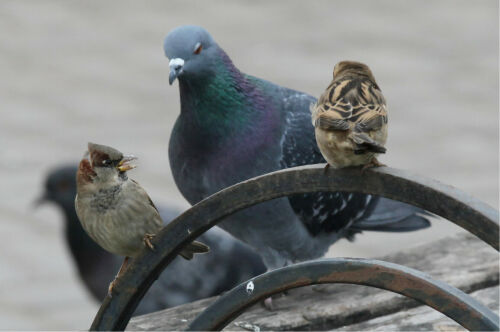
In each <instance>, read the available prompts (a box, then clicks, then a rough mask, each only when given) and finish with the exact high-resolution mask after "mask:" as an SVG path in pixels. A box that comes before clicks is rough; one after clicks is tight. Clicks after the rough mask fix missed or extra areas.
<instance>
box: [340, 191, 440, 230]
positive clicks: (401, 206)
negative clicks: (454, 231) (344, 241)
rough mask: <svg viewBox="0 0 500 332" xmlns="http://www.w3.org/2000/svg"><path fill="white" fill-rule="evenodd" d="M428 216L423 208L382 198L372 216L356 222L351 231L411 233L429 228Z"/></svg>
mask: <svg viewBox="0 0 500 332" xmlns="http://www.w3.org/2000/svg"><path fill="white" fill-rule="evenodd" d="M428 216H431V214H430V213H429V212H426V211H425V210H422V209H421V208H418V207H415V206H412V205H409V204H406V203H402V202H398V201H394V200H391V199H388V198H382V197H381V198H380V200H379V202H378V204H377V206H376V207H375V209H374V211H373V212H372V213H371V214H370V216H369V217H367V218H364V219H362V220H359V221H356V222H355V223H354V224H353V225H352V226H351V227H350V228H349V230H352V231H355V232H356V231H358V232H361V231H377V232H411V231H416V230H419V229H423V228H427V227H429V226H430V225H431V223H430V221H429V220H428V219H427V218H426V217H428Z"/></svg>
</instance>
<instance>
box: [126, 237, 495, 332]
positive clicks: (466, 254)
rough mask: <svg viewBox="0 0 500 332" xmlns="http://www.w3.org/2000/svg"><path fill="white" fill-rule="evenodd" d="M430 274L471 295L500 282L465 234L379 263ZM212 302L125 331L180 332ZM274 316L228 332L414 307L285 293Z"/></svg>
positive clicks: (334, 293)
mask: <svg viewBox="0 0 500 332" xmlns="http://www.w3.org/2000/svg"><path fill="white" fill-rule="evenodd" d="M381 259H382V260H385V261H389V262H393V263H397V264H401V265H406V266H408V267H412V268H415V269H417V270H420V271H422V272H426V273H428V274H430V275H431V276H432V277H433V278H435V279H439V280H442V281H444V282H447V283H449V284H450V285H453V286H455V287H458V288H460V289H462V290H463V291H465V292H467V293H470V292H473V291H476V290H479V289H483V288H488V287H493V286H496V285H497V284H498V280H499V272H498V271H499V262H498V252H496V251H495V250H494V249H492V248H491V247H489V246H487V245H486V244H485V243H484V242H482V241H479V240H478V239H477V238H476V237H474V236H472V235H469V234H463V233H460V234H457V235H454V236H450V237H447V238H444V239H442V240H439V241H436V242H432V243H430V244H425V245H421V246H418V247H416V248H413V249H408V250H404V251H401V252H398V253H396V254H392V255H389V256H386V257H382V258H381ZM214 300H215V298H211V299H205V300H201V301H197V302H193V303H190V304H186V305H182V306H179V307H175V308H170V309H167V310H163V311H159V312H156V313H151V314H148V315H144V316H139V317H135V318H133V319H132V320H131V321H130V323H129V325H128V327H127V329H130V330H182V329H185V328H186V326H187V325H188V322H189V321H191V320H192V319H193V318H194V317H195V316H196V315H198V313H200V312H201V311H202V310H203V309H204V308H205V307H206V306H208V305H209V304H210V303H212V302H213V301H214ZM273 301H274V306H275V310H274V311H268V310H267V309H265V308H263V307H262V306H260V305H255V306H254V307H253V308H251V309H250V310H248V311H247V312H245V313H244V314H242V315H241V316H240V317H238V318H237V319H236V320H235V321H234V322H232V323H231V324H229V325H228V327H227V329H230V330H240V331H242V330H243V331H245V330H254V329H255V330H256V329H261V330H299V329H300V330H304V329H306V330H327V329H334V328H338V327H342V326H346V325H352V324H356V323H360V322H363V321H368V320H370V319H373V318H376V317H380V316H385V315H390V314H393V313H396V312H399V311H403V310H407V309H409V308H414V307H416V306H418V305H419V303H417V302H416V301H413V300H409V299H406V298H404V297H402V296H400V295H397V294H394V293H391V292H387V291H382V290H378V289H373V288H369V287H364V286H356V285H319V286H312V287H305V288H301V289H296V290H293V291H290V292H289V293H288V294H287V295H286V296H282V297H278V298H275V299H273Z"/></svg>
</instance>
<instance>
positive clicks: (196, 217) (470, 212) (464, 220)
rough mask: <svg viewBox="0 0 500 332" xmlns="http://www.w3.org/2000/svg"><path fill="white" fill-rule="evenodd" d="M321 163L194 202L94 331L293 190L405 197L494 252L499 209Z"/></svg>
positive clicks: (146, 254) (398, 173) (140, 260)
mask: <svg viewBox="0 0 500 332" xmlns="http://www.w3.org/2000/svg"><path fill="white" fill-rule="evenodd" d="M323 167H324V165H310V166H302V167H295V168H289V169H286V170H281V171H277V172H273V173H269V174H265V175H262V176H258V177H256V178H253V179H250V180H247V181H244V182H241V183H238V184H236V185H234V186H231V187H228V188H225V189H224V190H221V191H219V192H218V193H215V194H213V195H212V196H210V197H208V198H206V199H204V200H203V201H201V202H199V203H197V204H195V205H194V206H193V207H191V208H190V209H189V210H187V211H186V212H184V213H183V214H182V215H180V216H179V217H177V218H176V219H175V220H174V221H172V222H171V223H170V224H169V225H168V226H166V227H165V228H164V229H162V230H161V231H160V232H159V233H158V234H157V236H156V237H155V238H154V240H153V241H152V242H153V244H154V245H155V248H156V250H155V252H151V251H150V250H143V252H142V253H141V254H140V255H139V257H137V258H136V259H134V260H133V261H132V262H131V263H130V265H129V266H128V268H127V271H126V273H125V274H124V275H123V277H122V278H120V279H119V280H117V282H116V283H115V286H114V288H113V297H112V298H111V297H110V296H107V297H106V298H105V299H104V301H103V303H102V305H101V308H100V309H99V312H98V313H97V315H96V317H95V318H94V322H93V323H92V326H91V329H92V330H123V329H125V327H126V325H127V323H128V321H129V319H130V316H131V315H132V313H133V311H134V310H135V308H136V307H137V305H138V303H139V301H140V300H141V299H142V297H143V296H144V294H145V293H146V291H147V290H148V289H149V287H150V286H151V284H152V283H153V282H154V281H155V280H156V279H157V278H158V276H159V275H160V273H161V272H162V271H163V269H164V268H165V267H166V266H167V265H168V264H169V263H170V262H171V261H172V260H173V259H174V258H175V256H177V254H178V253H179V252H180V251H181V249H182V248H183V247H184V246H185V245H187V244H188V243H190V242H191V241H193V240H194V239H196V238H197V237H198V236H200V235H201V234H203V233H204V232H206V231H207V230H208V229H210V228H211V227H213V226H214V225H215V224H217V223H218V222H219V221H221V220H222V219H223V218H225V217H227V216H229V215H231V214H233V213H235V212H237V211H239V210H242V209H244V208H247V207H250V206H253V205H255V204H258V203H261V202H264V201H268V200H271V199H274V198H278V197H282V196H287V195H291V194H297V193H309V192H320V191H346V192H361V193H365V194H374V195H379V196H384V197H388V198H392V199H395V200H399V201H403V202H406V203H409V204H412V205H415V206H418V207H421V208H423V209H425V210H427V211H430V212H433V213H435V214H437V215H440V216H442V217H444V218H446V219H448V220H450V221H452V222H454V223H455V224H457V225H459V226H461V227H463V228H465V229H467V230H468V231H469V232H471V233H473V234H475V235H476V236H478V237H479V238H480V239H482V240H483V241H485V242H487V243H488V244H489V245H491V246H492V247H493V248H495V249H497V250H498V234H499V227H498V211H497V210H495V209H493V208H491V207H490V206H488V205H486V204H484V203H482V202H481V201H479V200H477V199H475V198H473V197H471V196H469V195H467V194H465V193H463V192H461V191H459V190H457V189H455V188H452V187H450V186H447V185H443V184H441V183H439V182H437V181H434V180H430V179H426V178H423V177H420V176H417V175H413V174H411V173H409V172H405V171H402V170H397V169H392V168H388V167H379V168H374V169H368V170H366V171H365V172H363V173H361V171H360V170H359V169H341V170H331V171H329V172H328V173H327V174H324V172H323Z"/></svg>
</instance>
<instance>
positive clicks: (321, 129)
mask: <svg viewBox="0 0 500 332" xmlns="http://www.w3.org/2000/svg"><path fill="white" fill-rule="evenodd" d="M311 113H312V123H313V126H314V128H315V134H316V142H317V144H318V147H319V149H320V151H321V154H322V155H323V157H324V158H325V159H326V161H327V162H328V163H327V165H326V167H325V171H326V169H328V167H329V166H330V165H331V166H332V167H334V168H342V167H349V166H363V169H365V168H368V167H373V166H382V164H380V163H379V162H378V160H377V159H376V156H377V154H379V153H385V151H386V148H385V147H384V144H385V142H386V140H387V107H386V102H385V98H384V96H383V95H382V91H380V88H379V86H378V85H377V83H376V82H375V77H374V76H373V74H372V72H371V70H370V68H368V66H367V65H365V64H363V63H360V62H355V61H342V62H339V63H338V64H337V65H335V68H334V70H333V81H332V82H331V83H330V85H329V86H328V88H326V91H325V92H324V93H323V94H322V95H321V97H320V98H319V99H318V101H317V102H316V103H315V104H313V105H312V107H311Z"/></svg>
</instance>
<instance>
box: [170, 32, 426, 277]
mask: <svg viewBox="0 0 500 332" xmlns="http://www.w3.org/2000/svg"><path fill="white" fill-rule="evenodd" d="M163 48H164V52H165V56H166V57H167V58H168V59H169V69H170V72H169V83H170V84H172V83H173V82H174V81H175V80H176V79H177V80H178V83H179V92H180V104H181V110H180V114H179V116H178V118H177V120H176V122H175V125H174V127H173V129H172V132H171V135H170V142H169V147H168V154H169V160H170V168H171V170H172V174H173V177H174V180H175V183H176V185H177V187H178V188H179V190H180V191H181V193H182V195H183V196H184V197H185V198H186V199H187V201H188V202H189V203H191V204H196V203H197V202H199V201H201V200H203V199H204V198H206V197H208V196H209V195H211V194H213V193H215V192H218V191H220V190H222V189H224V188H226V187H228V186H230V185H233V184H236V183H238V182H241V181H244V180H247V179H249V178H252V177H255V176H258V175H262V174H265V173H269V172H273V171H277V170H280V169H285V168H289V167H294V166H301V165H308V164H318V163H325V159H324V158H323V156H322V155H321V152H320V151H319V149H318V147H317V144H316V141H315V137H314V127H313V125H312V123H311V114H310V107H311V105H312V104H314V103H315V102H316V99H315V98H314V97H312V96H310V95H308V94H306V93H303V92H299V91H295V90H292V89H289V88H285V87H282V86H279V85H276V84H273V83H271V82H269V81H266V80H263V79H260V78H257V77H254V76H251V75H247V74H245V73H243V72H241V71H240V70H238V68H236V66H235V65H234V64H233V62H232V60H231V59H230V58H229V56H228V55H227V54H226V52H224V50H223V49H222V48H221V47H219V45H218V44H217V42H216V41H215V40H214V39H213V38H212V36H211V35H210V34H209V33H208V32H207V31H206V30H205V29H204V28H202V27H199V26H192V25H188V26H180V27H177V28H175V29H174V30H172V31H171V32H170V33H168V35H167V36H166V38H165V40H164V44H163ZM429 225H430V222H429V220H427V218H426V217H425V214H424V211H423V210H421V209H419V208H416V207H413V206H410V205H407V204H404V203H400V202H394V201H391V200H389V199H386V198H380V197H375V196H372V195H365V194H359V193H347V192H320V193H310V194H300V195H291V196H289V197H283V198H278V199H274V200H271V201H268V202H264V203H261V204H258V205H256V206H253V207H251V208H248V209H245V210H242V211H239V212H237V213H235V214H233V215H231V216H229V217H227V218H226V219H224V220H223V221H221V222H220V223H219V226H220V227H221V228H223V229H224V230H226V231H228V232H229V233H230V234H232V235H233V236H235V237H236V238H238V239H240V240H242V241H244V242H245V243H247V244H249V245H250V246H251V247H253V248H254V249H255V250H256V251H257V252H258V253H259V254H260V255H261V257H262V258H263V260H264V263H265V264H266V266H267V268H268V269H275V268H279V267H283V266H286V265H289V264H292V263H295V262H300V261H305V260H310V259H315V258H319V257H321V256H323V255H324V254H325V253H326V251H327V250H328V248H329V247H330V245H332V244H333V243H334V242H336V241H337V240H339V239H341V238H347V239H353V237H354V235H355V234H356V233H359V232H362V231H364V230H371V231H378V230H380V231H391V232H399V231H413V230H417V229H422V228H425V227H428V226H429Z"/></svg>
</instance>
